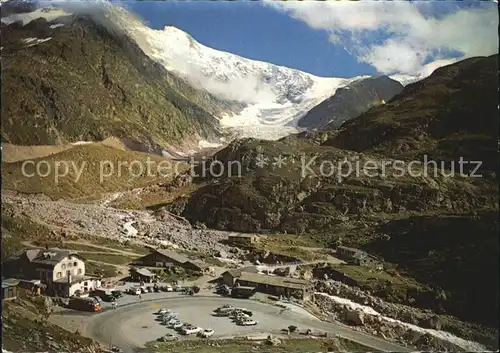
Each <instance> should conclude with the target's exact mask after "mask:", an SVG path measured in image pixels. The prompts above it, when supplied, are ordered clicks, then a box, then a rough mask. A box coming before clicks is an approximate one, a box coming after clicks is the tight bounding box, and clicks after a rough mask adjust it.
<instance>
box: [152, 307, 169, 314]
mask: <svg viewBox="0 0 500 353" xmlns="http://www.w3.org/2000/svg"><path fill="white" fill-rule="evenodd" d="M166 313H170V309H166V308H163V309H158V311H157V312H155V314H156V315H165V314H166Z"/></svg>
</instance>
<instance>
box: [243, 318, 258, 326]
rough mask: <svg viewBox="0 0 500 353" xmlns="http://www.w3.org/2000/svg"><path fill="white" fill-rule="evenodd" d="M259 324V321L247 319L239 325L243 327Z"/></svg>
mask: <svg viewBox="0 0 500 353" xmlns="http://www.w3.org/2000/svg"><path fill="white" fill-rule="evenodd" d="M258 323H259V322H258V321H255V320H252V319H247V320H242V321H240V322H239V323H238V324H239V325H241V326H255V325H257V324H258Z"/></svg>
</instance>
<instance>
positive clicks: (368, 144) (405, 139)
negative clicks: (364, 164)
mask: <svg viewBox="0 0 500 353" xmlns="http://www.w3.org/2000/svg"><path fill="white" fill-rule="evenodd" d="M497 88H498V55H493V56H490V57H487V58H484V57H477V58H470V59H467V60H464V61H461V62H458V63H456V64H452V65H448V66H444V67H441V68H439V69H437V70H436V71H435V72H434V73H433V74H432V75H431V76H430V77H428V78H427V79H425V80H422V81H419V82H416V83H413V84H411V85H409V86H407V87H405V89H404V91H403V92H402V93H401V94H400V95H398V96H397V97H395V98H394V99H392V100H391V101H390V102H388V103H387V104H385V105H383V106H379V107H375V108H373V109H370V110H369V111H367V112H366V113H364V114H362V115H361V116H360V117H358V118H357V119H354V120H351V121H348V122H346V123H345V124H344V125H342V128H341V131H340V132H339V133H338V134H335V135H334V136H333V137H331V138H329V139H328V140H327V141H326V142H325V143H324V144H325V145H328V146H334V147H338V148H342V149H349V150H353V151H358V152H374V153H381V154H385V155H390V156H392V157H394V158H402V159H418V160H422V158H423V156H424V155H427V156H428V159H429V160H430V159H433V160H436V161H446V162H447V163H448V165H449V164H450V162H451V161H452V160H458V158H459V157H463V159H464V160H465V161H482V162H483V163H482V168H481V169H482V170H483V171H484V170H486V171H496V170H498V119H496V117H497V114H498V94H497V93H498V92H497ZM470 167H471V165H468V166H466V168H467V170H468V169H470Z"/></svg>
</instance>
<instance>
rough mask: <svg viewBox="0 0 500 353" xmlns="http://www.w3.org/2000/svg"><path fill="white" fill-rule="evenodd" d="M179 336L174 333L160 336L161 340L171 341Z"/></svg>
mask: <svg viewBox="0 0 500 353" xmlns="http://www.w3.org/2000/svg"><path fill="white" fill-rule="evenodd" d="M178 339H179V337H177V336H176V335H174V334H173V333H167V334H166V335H165V336H162V337H160V338H158V341H160V342H169V341H177V340H178Z"/></svg>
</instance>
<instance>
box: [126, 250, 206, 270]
mask: <svg viewBox="0 0 500 353" xmlns="http://www.w3.org/2000/svg"><path fill="white" fill-rule="evenodd" d="M133 264H134V265H138V266H145V267H160V268H169V267H174V266H176V267H182V268H185V269H187V270H191V271H196V272H200V273H209V272H211V271H212V270H213V269H212V267H210V266H209V265H208V264H206V263H204V262H203V261H198V260H191V259H189V258H188V257H187V256H184V255H182V254H179V253H177V252H175V251H172V250H166V249H156V250H154V251H153V252H151V253H150V254H148V255H145V256H143V257H141V258H138V259H137V260H135V261H134V262H133Z"/></svg>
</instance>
